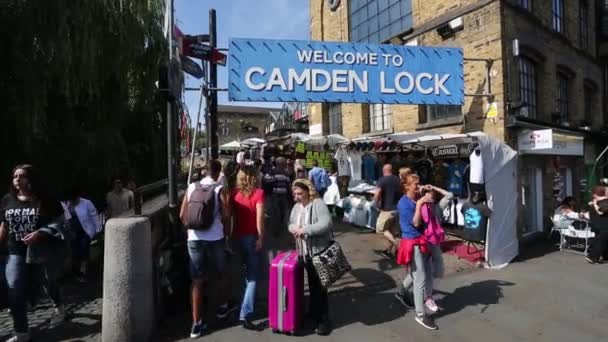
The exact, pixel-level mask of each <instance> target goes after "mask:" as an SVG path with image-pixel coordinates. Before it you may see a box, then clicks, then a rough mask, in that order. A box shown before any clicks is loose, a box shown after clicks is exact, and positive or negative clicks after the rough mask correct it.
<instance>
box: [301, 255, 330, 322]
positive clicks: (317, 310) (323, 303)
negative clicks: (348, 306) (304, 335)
mask: <svg viewBox="0 0 608 342" xmlns="http://www.w3.org/2000/svg"><path fill="white" fill-rule="evenodd" d="M305 264H306V273H308V290H309V291H310V300H309V304H308V310H309V313H310V316H311V318H312V319H313V320H315V322H316V323H321V322H323V321H326V320H328V319H329V317H328V316H329V295H328V293H327V289H326V288H324V287H323V286H322V285H321V280H320V279H319V275H318V274H317V271H316V270H315V267H314V266H313V264H312V260H310V259H307V260H306V263H305Z"/></svg>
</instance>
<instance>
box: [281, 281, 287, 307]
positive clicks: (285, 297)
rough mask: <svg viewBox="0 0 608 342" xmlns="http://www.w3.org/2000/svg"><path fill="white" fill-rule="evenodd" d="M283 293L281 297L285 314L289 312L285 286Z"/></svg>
mask: <svg viewBox="0 0 608 342" xmlns="http://www.w3.org/2000/svg"><path fill="white" fill-rule="evenodd" d="M281 292H282V294H281V295H282V296H283V312H287V288H286V287H285V286H283V289H282V290H281Z"/></svg>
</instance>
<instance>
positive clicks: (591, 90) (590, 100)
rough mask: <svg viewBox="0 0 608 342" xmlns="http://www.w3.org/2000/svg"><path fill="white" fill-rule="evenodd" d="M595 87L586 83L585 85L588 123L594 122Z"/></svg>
mask: <svg viewBox="0 0 608 342" xmlns="http://www.w3.org/2000/svg"><path fill="white" fill-rule="evenodd" d="M594 104H595V87H593V86H591V85H588V84H586V85H585V113H584V114H585V121H587V124H588V125H591V123H592V122H593V120H592V118H593V116H594V113H593V110H594V108H595V106H594Z"/></svg>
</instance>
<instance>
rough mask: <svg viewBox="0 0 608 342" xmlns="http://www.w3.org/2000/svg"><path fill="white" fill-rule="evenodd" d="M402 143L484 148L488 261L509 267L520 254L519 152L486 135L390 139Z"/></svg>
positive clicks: (396, 136) (416, 135) (399, 135)
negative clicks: (518, 213) (488, 211)
mask: <svg viewBox="0 0 608 342" xmlns="http://www.w3.org/2000/svg"><path fill="white" fill-rule="evenodd" d="M389 138H390V139H391V140H395V141H397V142H400V143H402V144H412V145H414V146H415V147H416V148H421V149H424V148H427V147H435V146H442V145H449V144H460V143H468V142H473V141H476V142H478V143H479V145H480V147H481V155H482V158H483V173H484V179H485V187H486V193H487V197H488V206H489V207H490V209H492V216H491V217H490V220H489V222H488V230H487V235H486V250H485V258H486V262H487V264H488V267H490V268H493V269H499V268H503V267H505V266H507V265H508V264H509V262H511V260H513V259H514V258H515V257H516V256H517V255H518V254H519V242H518V239H517V209H518V206H517V196H516V195H515V194H517V152H516V151H514V150H513V149H512V148H511V147H509V146H508V145H506V144H504V143H502V142H500V141H498V140H496V139H494V138H492V137H489V136H487V135H486V134H484V133H482V132H473V133H467V134H441V133H434V132H430V133H429V132H426V133H396V134H391V135H390V136H389Z"/></svg>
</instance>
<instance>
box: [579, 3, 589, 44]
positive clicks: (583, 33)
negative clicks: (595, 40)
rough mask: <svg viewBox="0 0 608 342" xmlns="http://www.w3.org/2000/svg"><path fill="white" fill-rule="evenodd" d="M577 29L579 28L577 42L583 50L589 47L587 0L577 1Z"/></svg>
mask: <svg viewBox="0 0 608 342" xmlns="http://www.w3.org/2000/svg"><path fill="white" fill-rule="evenodd" d="M578 30H579V36H578V39H579V43H580V47H581V49H583V50H587V49H589V46H590V44H589V41H590V37H591V36H590V35H589V2H588V1H587V0H580V1H579V9H578Z"/></svg>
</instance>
